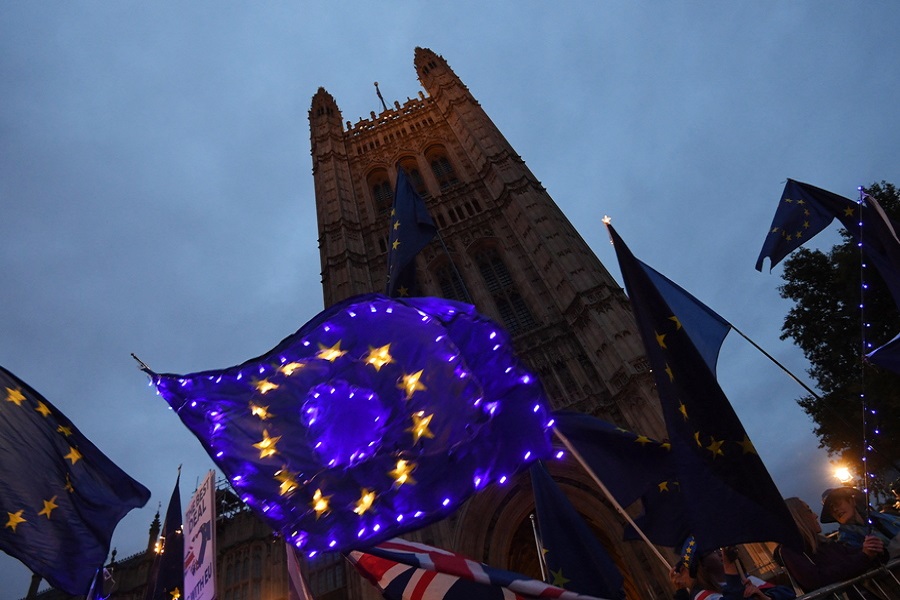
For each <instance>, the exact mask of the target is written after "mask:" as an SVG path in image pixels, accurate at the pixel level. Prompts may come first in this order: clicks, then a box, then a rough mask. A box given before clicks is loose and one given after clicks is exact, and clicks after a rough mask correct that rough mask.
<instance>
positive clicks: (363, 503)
mask: <svg viewBox="0 0 900 600" xmlns="http://www.w3.org/2000/svg"><path fill="white" fill-rule="evenodd" d="M373 502H375V492H373V491H372V490H367V489H363V490H362V492H361V494H360V496H359V500H357V501H356V508H354V509H353V512H355V513H356V514H358V515H360V516H362V515H363V514H364V513H365V512H366V511H367V510H369V509H370V508H372V503H373Z"/></svg>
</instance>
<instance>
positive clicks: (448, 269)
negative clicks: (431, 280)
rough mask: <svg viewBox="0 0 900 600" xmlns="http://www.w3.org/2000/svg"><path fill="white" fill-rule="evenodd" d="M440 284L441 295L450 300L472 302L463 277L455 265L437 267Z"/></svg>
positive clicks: (436, 275)
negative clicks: (461, 277)
mask: <svg viewBox="0 0 900 600" xmlns="http://www.w3.org/2000/svg"><path fill="white" fill-rule="evenodd" d="M434 276H435V279H437V282H438V285H440V286H441V296H443V297H444V298H447V299H448V300H458V301H459V302H470V300H468V299H467V298H466V288H465V284H463V282H462V279H460V278H459V274H458V273H457V272H456V269H454V268H453V265H450V264H445V265H444V266H442V267H440V268H439V269H437V270H436V271H435V273H434Z"/></svg>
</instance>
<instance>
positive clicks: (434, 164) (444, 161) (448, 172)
mask: <svg viewBox="0 0 900 600" xmlns="http://www.w3.org/2000/svg"><path fill="white" fill-rule="evenodd" d="M425 156H426V158H427V160H428V164H429V165H430V166H431V172H432V173H434V178H435V179H436V180H437V182H438V185H439V186H440V188H441V189H442V190H445V189H447V188H448V187H450V186H452V185H456V184H457V183H459V179H458V178H457V177H456V171H454V170H453V164H451V162H450V160H449V159H448V158H447V152H446V151H445V150H444V149H443V148H442V147H440V146H435V147H433V148H431V149H429V150H428V152H427V153H426V155H425Z"/></svg>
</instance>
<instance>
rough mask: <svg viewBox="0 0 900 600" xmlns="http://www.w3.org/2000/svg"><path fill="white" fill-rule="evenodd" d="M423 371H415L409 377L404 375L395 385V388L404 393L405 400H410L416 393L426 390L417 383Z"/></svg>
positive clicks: (423, 385) (420, 383)
mask: <svg viewBox="0 0 900 600" xmlns="http://www.w3.org/2000/svg"><path fill="white" fill-rule="evenodd" d="M424 370H425V369H421V370H419V371H416V372H415V373H413V374H411V375H404V376H403V377H401V378H400V383H399V384H397V387H398V388H400V389H401V390H403V391H404V392H406V399H407V400H410V399H411V398H412V396H413V394H415V393H416V392H422V391H425V390H427V389H428V388H426V387H425V384H424V383H422V382H421V381H419V380H420V379H421V378H422V373H423V372H424Z"/></svg>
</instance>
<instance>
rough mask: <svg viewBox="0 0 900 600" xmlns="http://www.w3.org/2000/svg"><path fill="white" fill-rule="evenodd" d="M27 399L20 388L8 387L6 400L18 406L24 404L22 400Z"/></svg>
mask: <svg viewBox="0 0 900 600" xmlns="http://www.w3.org/2000/svg"><path fill="white" fill-rule="evenodd" d="M24 400H25V396H23V395H22V392H20V391H19V390H18V389H15V390H14V389H12V388H6V401H7V402H12V403H14V404H15V405H16V406H22V402H23V401H24Z"/></svg>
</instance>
